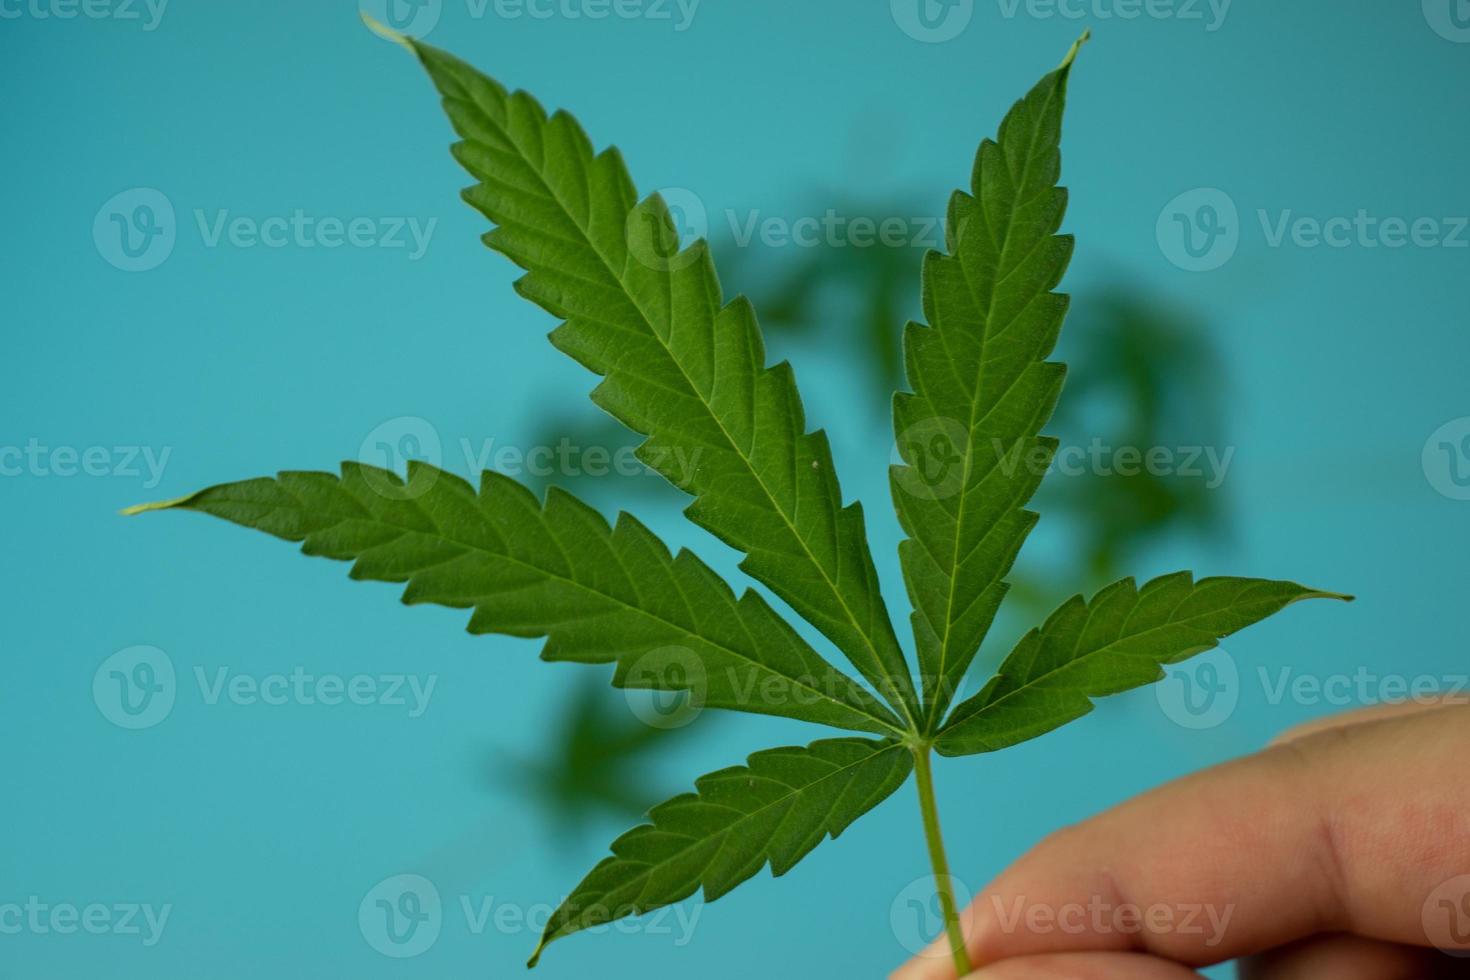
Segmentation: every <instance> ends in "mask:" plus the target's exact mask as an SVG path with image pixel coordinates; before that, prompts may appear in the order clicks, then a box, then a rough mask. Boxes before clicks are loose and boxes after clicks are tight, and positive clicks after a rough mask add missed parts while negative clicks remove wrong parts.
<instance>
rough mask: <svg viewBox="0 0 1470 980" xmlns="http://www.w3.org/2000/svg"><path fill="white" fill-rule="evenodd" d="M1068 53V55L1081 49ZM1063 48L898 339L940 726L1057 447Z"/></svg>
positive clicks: (965, 200)
mask: <svg viewBox="0 0 1470 980" xmlns="http://www.w3.org/2000/svg"><path fill="white" fill-rule="evenodd" d="M1074 53H1075V52H1074ZM1071 65H1072V57H1071V56H1070V55H1069V56H1068V58H1067V60H1066V62H1065V63H1064V64H1063V65H1062V67H1061V68H1059V69H1057V70H1056V71H1054V72H1052V73H1051V74H1049V75H1047V76H1046V77H1045V78H1043V79H1042V80H1041V82H1040V83H1038V84H1037V85H1036V87H1035V88H1033V89H1032V90H1031V93H1030V94H1029V95H1027V96H1026V98H1025V99H1023V100H1022V101H1020V102H1018V103H1016V105H1015V107H1014V108H1012V109H1011V111H1010V113H1009V114H1008V115H1007V116H1006V118H1005V122H1004V123H1002V124H1001V127H1000V133H999V136H998V139H997V140H996V141H994V142H992V141H991V140H985V141H984V142H982V143H981V144H980V151H979V153H978V155H977V156H976V159H975V166H974V174H973V177H972V180H971V191H970V193H968V194H967V193H965V192H963V191H956V192H955V194H954V196H953V197H952V198H951V200H950V205H949V213H948V217H947V221H946V240H947V246H948V249H949V254H948V255H945V254H940V253H938V252H931V253H930V254H928V255H927V256H926V257H925V261H924V270H923V281H924V292H923V301H924V315H925V317H926V318H927V319H928V320H929V323H930V324H932V326H924V325H923V324H917V323H911V324H909V326H908V329H907V331H906V332H905V335H904V342H905V352H906V362H907V365H908V375H909V382H910V384H912V385H913V389H914V391H913V393H912V394H900V395H898V396H897V397H896V398H895V400H894V408H893V420H894V429H895V431H896V432H897V434H898V446H899V451H900V453H901V454H902V457H903V460H904V463H905V464H906V465H903V466H897V467H894V469H893V471H892V474H891V477H892V479H891V482H892V487H893V500H894V505H895V507H896V509H897V510H898V515H899V519H900V521H901V522H902V524H903V528H904V530H905V531H906V532H907V534H908V540H906V541H904V542H903V543H902V544H901V545H900V546H899V555H900V558H901V560H902V564H903V571H904V579H905V581H906V583H907V585H908V593H909V598H910V600H912V602H913V608H914V611H913V615H912V617H911V618H912V622H913V629H914V639H915V642H916V644H917V646H918V653H919V669H920V670H919V672H920V674H921V676H922V678H923V688H924V703H925V706H926V710H925V716H926V725H927V726H928V730H930V731H932V730H934V729H935V728H936V727H937V726H938V724H939V722H940V721H941V720H942V718H943V714H944V710H945V708H946V707H948V705H949V702H950V699H951V698H952V697H953V694H954V692H955V690H956V689H957V688H958V687H959V684H960V682H961V680H962V679H963V678H964V675H965V671H966V670H968V669H969V666H970V662H971V661H972V660H973V658H974V656H975V653H976V651H978V650H979V648H980V641H981V640H983V639H984V637H985V633H986V631H987V630H989V628H990V624H991V621H992V620H994V618H995V614H996V610H997V609H999V608H1000V603H1001V599H1002V598H1004V596H1005V593H1006V590H1007V588H1008V586H1007V585H1006V583H1005V581H1004V577H1005V575H1006V573H1007V572H1009V571H1010V568H1011V565H1012V563H1013V562H1014V561H1015V559H1016V555H1017V553H1018V552H1019V551H1020V549H1021V545H1022V543H1023V542H1024V541H1025V539H1026V535H1027V534H1029V533H1030V532H1031V528H1032V527H1034V526H1035V524H1036V521H1037V515H1036V514H1035V513H1033V512H1031V511H1028V510H1025V509H1024V508H1025V505H1026V502H1027V501H1028V500H1030V499H1031V495H1032V494H1033V493H1035V492H1036V488H1037V486H1038V485H1040V483H1041V477H1042V475H1043V473H1044V472H1045V470H1046V467H1047V466H1048V465H1049V463H1050V461H1051V455H1052V453H1053V452H1054V451H1055V448H1056V442H1055V440H1052V439H1049V438H1042V437H1040V436H1039V433H1040V431H1041V427H1042V426H1043V425H1045V424H1046V421H1047V419H1049V418H1050V417H1051V413H1052V409H1053V408H1054V407H1055V405H1056V401H1057V396H1058V394H1059V393H1060V392H1061V388H1062V379H1063V377H1064V375H1065V373H1066V369H1065V368H1064V367H1063V365H1061V364H1052V363H1047V362H1046V360H1045V358H1046V357H1047V355H1048V354H1050V353H1051V351H1052V348H1053V347H1054V346H1055V344H1056V341H1057V335H1058V333H1059V332H1060V330H1061V326H1062V318H1063V317H1064V316H1065V314H1066V311H1067V297H1066V296H1062V295H1059V294H1056V293H1052V292H1050V290H1051V289H1052V287H1054V286H1056V285H1057V283H1058V282H1060V281H1061V278H1062V272H1063V271H1064V270H1065V269H1066V267H1067V262H1068V260H1069V259H1070V258H1071V255H1072V239H1071V238H1070V237H1066V236H1059V235H1056V234H1055V233H1056V231H1057V229H1058V227H1060V225H1061V221H1062V214H1063V212H1064V211H1065V210H1066V205H1067V192H1066V191H1065V190H1063V189H1062V188H1059V187H1057V186H1056V183H1057V179H1058V176H1059V175H1060V172H1061V153H1060V150H1059V143H1060V140H1061V132H1062V109H1063V106H1064V104H1065V101H1066V92H1067V78H1068V75H1069V74H1070V72H1071Z"/></svg>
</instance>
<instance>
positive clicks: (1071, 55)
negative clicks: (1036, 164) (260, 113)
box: [364, 15, 1092, 71]
mask: <svg viewBox="0 0 1470 980" xmlns="http://www.w3.org/2000/svg"><path fill="white" fill-rule="evenodd" d="M364 16H366V15H364ZM1091 40H1092V28H1090V27H1089V28H1086V29H1085V30H1083V32H1082V36H1081V37H1079V38H1078V39H1077V40H1075V41H1073V42H1072V47H1071V48H1070V49H1069V50H1068V51H1067V56H1066V57H1065V58H1063V59H1062V63H1061V64H1060V65H1058V66H1057V71H1066V70H1067V69H1068V68H1071V67H1072V62H1074V61H1076V60H1077V52H1079V51H1081V50H1082V45H1084V44H1086V43H1087V42H1088V41H1091Z"/></svg>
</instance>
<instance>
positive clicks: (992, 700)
mask: <svg viewBox="0 0 1470 980" xmlns="http://www.w3.org/2000/svg"><path fill="white" fill-rule="evenodd" d="M1346 598H1347V597H1346V596H1341V595H1336V594H1334V593H1331V592H1317V591H1314V590H1312V589H1307V588H1303V587H1302V586H1300V585H1294V584H1292V583H1290V582H1271V581H1266V580H1264V579H1252V578H1207V579H1201V580H1200V581H1198V582H1195V581H1194V577H1193V576H1192V575H1190V574H1189V573H1188V572H1177V573H1175V574H1173V575H1165V576H1163V577H1161V578H1156V579H1154V580H1153V581H1152V582H1149V583H1147V584H1146V585H1144V587H1143V588H1141V589H1140V588H1139V587H1138V586H1137V585H1136V584H1135V583H1134V581H1133V579H1131V578H1127V579H1124V580H1123V581H1121V582H1115V583H1113V584H1112V585H1110V586H1108V587H1107V588H1105V589H1103V590H1102V591H1101V592H1099V593H1098V594H1097V595H1095V596H1093V597H1092V601H1091V602H1084V601H1083V599H1082V597H1081V596H1073V597H1072V598H1071V599H1069V600H1068V601H1067V602H1065V603H1063V604H1062V606H1061V608H1059V609H1058V610H1057V611H1056V612H1054V613H1052V614H1051V616H1050V617H1048V618H1047V621H1046V624H1045V625H1044V626H1042V627H1040V628H1039V629H1034V630H1032V631H1031V632H1029V633H1027V634H1026V635H1025V636H1024V637H1023V638H1022V639H1021V641H1020V642H1019V643H1017V644H1016V648H1015V649H1014V650H1012V651H1011V653H1010V656H1008V657H1006V659H1005V661H1004V662H1003V663H1002V664H1001V665H1000V672H999V673H998V674H996V676H995V677H994V678H993V679H992V680H991V681H990V683H989V684H987V685H986V686H985V688H984V690H982V691H981V692H980V693H979V694H977V695H975V696H974V697H973V698H971V699H970V700H968V701H966V702H965V703H963V704H961V705H960V706H959V707H957V708H955V710H954V714H953V715H952V716H951V718H950V720H949V722H948V724H946V725H945V728H944V731H943V732H941V733H940V736H939V738H938V739H937V740H936V741H935V743H934V747H935V749H936V750H938V752H939V753H940V754H941V755H969V754H971V753H974V752H993V751H995V750H996V749H1003V748H1005V747H1007V746H1009V745H1015V744H1016V743H1017V742H1024V741H1026V740H1027V739H1032V738H1036V737H1037V736H1038V735H1044V734H1046V733H1047V732H1049V731H1051V730H1052V729H1054V728H1060V727H1061V726H1062V725H1065V724H1066V723H1067V722H1069V721H1073V720H1075V719H1077V718H1081V717H1082V716H1083V715H1085V714H1087V713H1088V712H1089V711H1091V710H1092V701H1091V699H1092V698H1100V697H1104V696H1106V695H1109V694H1119V693H1121V692H1123V691H1127V690H1130V689H1132V688H1135V687H1142V686H1143V685H1145V684H1152V683H1154V682H1155V681H1158V680H1160V679H1162V678H1163V676H1164V675H1163V670H1162V669H1161V668H1162V666H1163V665H1166V664H1173V663H1178V662H1179V661H1181V660H1184V659H1186V658H1188V657H1192V656H1194V655H1195V654H1197V653H1203V652H1204V651H1206V650H1210V649H1212V648H1214V647H1215V645H1216V644H1217V643H1218V641H1219V640H1221V639H1222V638H1224V637H1226V636H1229V635H1230V634H1231V633H1234V632H1236V631H1237V630H1242V629H1245V628H1246V627H1247V626H1250V625H1251V624H1252V623H1257V622H1260V621H1261V620H1263V619H1265V618H1266V617H1267V616H1270V615H1272V614H1274V613H1277V612H1280V611H1281V610H1282V609H1283V608H1285V607H1286V606H1288V605H1290V604H1291V603H1293V602H1297V601H1299V600H1302V599H1346Z"/></svg>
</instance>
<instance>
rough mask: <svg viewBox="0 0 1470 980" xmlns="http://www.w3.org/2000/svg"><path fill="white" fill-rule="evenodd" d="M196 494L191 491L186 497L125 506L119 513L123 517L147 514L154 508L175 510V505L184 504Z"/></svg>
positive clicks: (180, 505)
mask: <svg viewBox="0 0 1470 980" xmlns="http://www.w3.org/2000/svg"><path fill="white" fill-rule="evenodd" d="M195 496H196V494H192V493H191V494H189V495H188V496H186V497H175V498H173V499H172V500H156V501H154V502H153V503H151V504H134V505H133V506H131V507H124V508H123V509H122V510H120V511H118V514H120V515H122V516H123V517H136V516H138V515H139V514H146V513H148V512H149V511H154V510H173V509H174V508H175V507H182V506H184V505H185V504H187V503H188V502H189V501H191V500H193V499H194V497H195Z"/></svg>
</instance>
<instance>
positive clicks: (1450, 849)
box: [893, 703, 1470, 980]
mask: <svg viewBox="0 0 1470 980" xmlns="http://www.w3.org/2000/svg"><path fill="white" fill-rule="evenodd" d="M1467 776H1470V707H1467V706H1466V705H1465V704H1464V703H1455V704H1446V703H1442V704H1435V705H1419V704H1407V705H1397V706H1392V707H1380V708H1372V709H1368V710H1366V711H1360V712H1356V713H1353V714H1350V715H1345V716H1341V717H1338V718H1331V719H1327V720H1326V721H1323V722H1317V723H1314V724H1312V725H1309V726H1305V727H1304V728H1301V729H1297V730H1294V731H1292V732H1290V733H1288V734H1287V735H1286V736H1284V737H1283V738H1281V739H1279V740H1278V741H1277V742H1276V743H1274V744H1273V745H1272V747H1271V748H1269V749H1267V750H1266V751H1264V752H1262V753H1259V754H1257V755H1254V756H1250V757H1248V758H1246V759H1241V760H1238V761H1235V762H1231V763H1228V764H1226V765H1223V766H1219V767H1217V768H1214V769H1210V770H1207V771H1205V772H1202V773H1198V774H1196V775H1194V776H1190V777H1188V778H1186V779H1183V780H1181V781H1179V782H1176V783H1172V784H1170V785H1168V786H1165V787H1163V788H1161V789H1158V790H1155V791H1153V792H1151V793H1148V794H1146V795H1144V796H1141V797H1139V798H1138V799H1135V800H1132V801H1130V802H1128V803H1125V804H1124V805H1122V806H1120V807H1118V808H1116V809H1114V810H1111V811H1109V812H1107V813H1104V814H1102V815H1101V816H1098V817H1095V818H1093V819H1091V820H1088V821H1086V822H1084V823H1082V824H1079V825H1077V826H1075V827H1072V828H1068V829H1066V830H1063V831H1060V832H1059V833H1056V834H1054V835H1052V836H1051V837H1048V838H1047V839H1046V840H1044V841H1042V842H1041V844H1039V845H1038V846H1037V847H1036V848H1035V849H1033V850H1032V851H1031V852H1030V853H1029V854H1027V855H1026V856H1025V857H1024V858H1022V859H1021V860H1020V861H1019V862H1017V863H1016V864H1015V865H1013V866H1012V867H1011V868H1010V869H1009V870H1007V871H1006V872H1005V873H1004V874H1002V875H1001V876H1000V877H999V878H998V879H997V880H996V881H995V882H993V883H992V884H991V885H990V886H989V887H988V888H986V889H985V891H984V892H982V893H981V894H980V895H979V896H978V897H977V898H976V899H975V901H974V902H973V903H972V904H971V905H970V907H969V908H968V909H967V910H965V912H963V913H962V914H961V919H962V925H963V928H964V932H965V935H966V937H967V946H968V947H969V951H970V957H971V960H972V961H973V962H974V963H975V964H976V966H977V967H979V968H980V969H979V972H977V973H974V974H972V975H971V976H973V977H976V978H982V980H1113V978H1117V980H1186V978H1196V980H1198V976H1199V975H1198V974H1197V973H1196V972H1195V968H1198V967H1203V966H1208V965H1211V964H1215V963H1220V962H1224V961H1228V960H1232V959H1237V958H1241V959H1242V960H1243V963H1244V965H1243V966H1242V972H1241V976H1242V977H1243V978H1250V980H1297V978H1331V980H1426V978H1429V977H1440V976H1470V958H1456V956H1454V955H1447V954H1458V956H1459V957H1470V779H1467V778H1466V777H1467ZM1135 909H1136V910H1137V914H1136V915H1135V914H1133V911H1132V910H1135ZM1124 910H1127V912H1126V913H1125V911H1124ZM1129 916H1131V917H1129ZM1186 920H1188V921H1186ZM954 977H955V970H954V964H953V962H952V961H951V959H950V957H949V953H948V946H947V944H945V943H944V940H943V938H942V937H941V940H940V941H939V942H938V943H936V944H935V946H933V947H931V948H930V949H929V950H927V951H925V952H924V953H923V954H921V955H920V956H918V957H916V958H915V959H914V960H912V961H910V962H909V963H907V964H905V965H904V966H903V967H902V968H900V969H899V970H898V971H897V972H895V973H894V974H893V980H954Z"/></svg>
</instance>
